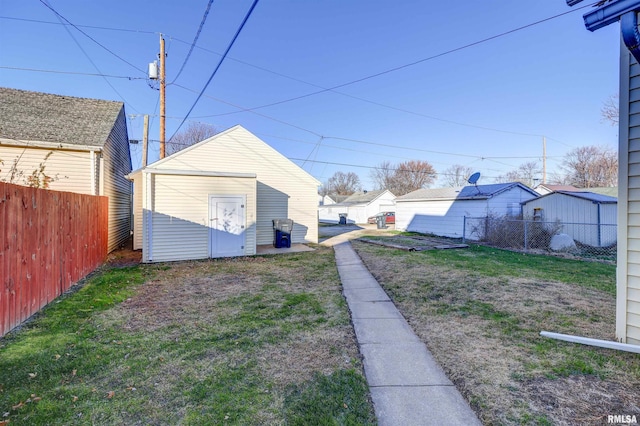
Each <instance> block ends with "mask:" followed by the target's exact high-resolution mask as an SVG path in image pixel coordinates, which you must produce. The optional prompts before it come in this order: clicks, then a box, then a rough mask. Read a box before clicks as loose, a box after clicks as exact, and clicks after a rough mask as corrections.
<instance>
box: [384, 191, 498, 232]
mask: <svg viewBox="0 0 640 426" xmlns="http://www.w3.org/2000/svg"><path fill="white" fill-rule="evenodd" d="M487 213H488V204H487V201H486V200H460V201H454V200H433V201H399V200H397V201H396V229H399V230H405V231H409V232H420V233H423V234H433V235H440V236H443V237H452V238H462V232H463V227H464V216H469V217H483V216H486V215H487Z"/></svg>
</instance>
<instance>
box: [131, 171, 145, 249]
mask: <svg viewBox="0 0 640 426" xmlns="http://www.w3.org/2000/svg"><path fill="white" fill-rule="evenodd" d="M142 196H143V189H142V173H138V174H137V175H136V178H135V179H134V181H133V249H134V250H142V225H143V224H142Z"/></svg>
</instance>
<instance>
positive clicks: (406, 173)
mask: <svg viewBox="0 0 640 426" xmlns="http://www.w3.org/2000/svg"><path fill="white" fill-rule="evenodd" d="M372 178H373V179H374V181H375V182H376V186H377V187H378V189H388V190H389V191H391V192H392V193H393V194H394V195H396V196H400V195H404V194H408V193H409V192H412V191H415V190H416V189H420V188H428V187H429V185H431V184H432V183H433V182H434V181H435V179H436V171H435V169H434V168H433V166H432V165H431V164H429V163H428V162H426V161H421V160H410V161H405V162H404V163H400V164H398V165H397V166H395V167H393V166H392V165H391V164H390V163H389V162H388V161H385V162H383V163H381V164H380V165H379V166H377V167H376V170H374V172H372Z"/></svg>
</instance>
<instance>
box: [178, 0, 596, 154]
mask: <svg viewBox="0 0 640 426" xmlns="http://www.w3.org/2000/svg"><path fill="white" fill-rule="evenodd" d="M594 4H596V3H594ZM590 6H593V4H591V5H585V6H582V7H580V8H576V9H571V10H569V11H567V12H563V13H560V14H557V15H553V16H550V17H548V18H544V19H541V20H538V21H535V22H532V23H529V24H526V25H523V26H520V27H517V28H514V29H511V30H508V31H505V32H502V33H499V34H496V35H493V36H490V37H487V38H484V39H482V40H478V41H475V42H472V43H468V44H466V45H463V46H459V47H456V48H453V49H450V50H447V51H444V52H441V53H438V54H436V55H432V56H429V57H427V58H423V59H419V60H417V61H414V62H410V63H408V64H404V65H400V66H398V67H394V68H390V69H388V70H385V71H381V72H378V73H376V74H371V75H369V76H365V77H362V78H359V79H356V80H352V81H349V82H346V83H342V84H339V85H337V86H333V87H328V88H326V87H322V86H320V85H317V84H313V83H309V82H306V81H303V80H300V79H295V78H292V77H289V76H286V75H284V74H280V73H275V72H273V73H274V74H276V75H279V76H282V77H285V78H291V79H292V80H295V81H298V82H302V83H305V84H309V85H311V86H314V87H318V88H320V89H321V90H317V91H315V92H310V93H307V94H304V95H300V96H296V97H293V98H289V99H284V100H281V101H276V102H272V103H269V104H264V105H260V106H257V107H252V108H243V109H242V110H241V111H233V112H228V113H223V114H214V115H208V116H203V117H202V118H208V117H219V116H224V115H230V114H237V113H241V112H249V111H254V110H257V109H263V108H268V107H272V106H276V105H281V104H284V103H288V102H293V101H296V100H300V99H304V98H307V97H311V96H315V95H318V94H321V93H326V92H334V93H337V94H340V95H343V96H347V97H350V98H353V99H357V100H360V101H363V102H367V103H370V104H373V105H377V106H381V107H384V108H389V109H393V110H396V111H400V112H404V113H408V114H413V115H417V116H421V117H425V118H429V119H432V120H437V121H442V122H446V123H451V124H456V125H459V126H465V127H472V128H477V129H482V130H489V131H495V132H500V133H508V134H514V135H520V136H535V137H543V136H545V135H540V134H533V133H522V132H513V131H508V130H502V129H496V128H491V127H484V126H477V125H473V124H468V123H461V122H457V121H453V120H447V119H442V118H438V117H434V116H431V115H427V114H422V113H419V112H415V111H410V110H407V109H404V108H399V107H395V106H391V105H386V104H383V103H380V102H376V101H372V100H369V99H365V98H361V97H359V96H354V95H350V94H347V93H344V92H339V91H336V90H335V89H339V88H342V87H346V86H350V85H353V84H356V83H360V82H363V81H366V80H370V79H373V78H376V77H380V76H382V75H385V74H389V73H392V72H395V71H399V70H402V69H405V68H409V67H412V66H414V65H418V64H421V63H424V62H427V61H431V60H434V59H437V58H440V57H443V56H446V55H449V54H451V53H455V52H459V51H461V50H464V49H468V48H470V47H474V46H477V45H480V44H483V43H486V42H488V41H492V40H495V39H497V38H500V37H504V36H507V35H510V34H513V33H515V32H518V31H522V30H524V29H527V28H530V27H533V26H536V25H539V24H542V23H544V22H547V21H550V20H553V19H556V18H559V17H562V16H564V15H568V14H570V13H573V12H577V11H578V10H581V9H585V8H587V7H590ZM176 40H177V41H181V40H178V39H176ZM213 53H215V52H213ZM243 63H244V62H243ZM245 64H246V63H245ZM247 65H250V64H247ZM256 68H259V69H262V70H264V71H268V72H272V71H269V70H266V69H264V68H261V67H256ZM549 139H551V138H549ZM554 140H555V139H554ZM557 142H560V141H557Z"/></svg>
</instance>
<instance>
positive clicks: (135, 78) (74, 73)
mask: <svg viewBox="0 0 640 426" xmlns="http://www.w3.org/2000/svg"><path fill="white" fill-rule="evenodd" d="M0 69H6V70H16V71H31V72H45V73H52V74H71V75H86V76H90V77H107V78H121V79H126V80H146V79H147V78H146V77H128V76H126V75H110V74H96V73H88V72H75V71H60V70H42V69H36V68H20V67H5V66H0Z"/></svg>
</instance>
